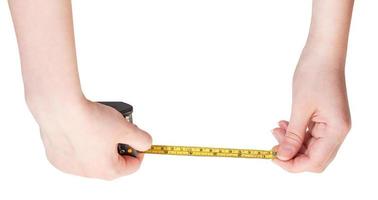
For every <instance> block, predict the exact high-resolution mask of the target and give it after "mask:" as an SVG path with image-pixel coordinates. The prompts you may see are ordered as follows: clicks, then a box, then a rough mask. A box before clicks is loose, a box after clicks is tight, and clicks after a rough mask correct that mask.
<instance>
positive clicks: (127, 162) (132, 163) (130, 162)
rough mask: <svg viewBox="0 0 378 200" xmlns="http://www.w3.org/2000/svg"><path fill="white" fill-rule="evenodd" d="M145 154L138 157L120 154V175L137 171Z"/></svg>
mask: <svg viewBox="0 0 378 200" xmlns="http://www.w3.org/2000/svg"><path fill="white" fill-rule="evenodd" d="M142 160H143V154H141V153H140V154H138V155H137V157H132V156H119V162H118V168H119V176H126V175H129V174H132V173H134V172H136V171H137V170H138V169H139V168H140V165H141V163H142Z"/></svg>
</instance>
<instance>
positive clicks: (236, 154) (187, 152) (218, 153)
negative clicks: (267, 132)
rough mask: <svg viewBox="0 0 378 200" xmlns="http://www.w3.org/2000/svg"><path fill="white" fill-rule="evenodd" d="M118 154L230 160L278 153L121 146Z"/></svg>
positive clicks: (156, 146)
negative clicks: (139, 149)
mask: <svg viewBox="0 0 378 200" xmlns="http://www.w3.org/2000/svg"><path fill="white" fill-rule="evenodd" d="M118 152H119V154H121V155H127V156H133V157H136V155H137V154H138V153H147V154H163V155H178V156H207V157H230V158H261V159H273V158H275V157H276V152H274V151H266V150H255V149H229V148H212V147H193V146H168V145H152V146H151V148H150V149H149V150H147V151H137V150H135V149H133V148H132V147H130V146H129V145H127V144H119V145H118Z"/></svg>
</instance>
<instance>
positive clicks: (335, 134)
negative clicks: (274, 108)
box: [273, 0, 353, 172]
mask: <svg viewBox="0 0 378 200" xmlns="http://www.w3.org/2000/svg"><path fill="white" fill-rule="evenodd" d="M352 8H353V0H314V1H313V9H312V10H313V11H312V21H311V27H310V33H309V36H308V40H307V43H306V46H305V48H304V49H303V52H302V55H301V58H300V60H299V63H298V66H297V68H296V71H295V74H294V78H293V96H292V98H293V99H292V111H291V117H290V122H287V121H280V122H279V126H278V127H277V128H275V129H273V135H274V136H275V137H276V138H277V140H278V142H279V145H278V146H277V147H275V148H276V149H277V151H278V159H276V160H274V162H275V163H276V164H278V165H279V166H281V167H283V168H284V169H286V170H288V171H290V172H303V171H311V172H322V171H323V170H324V169H325V168H326V167H327V166H328V164H329V163H330V162H331V161H332V160H333V158H334V157H335V155H336V153H337V150H338V149H339V147H340V145H341V144H342V142H343V141H344V138H345V137H346V135H347V133H348V132H349V130H350V127H351V118H350V113H349V106H348V99H347V92H346V86H345V58H346V50H347V44H348V34H349V27H350V22H351V16H352Z"/></svg>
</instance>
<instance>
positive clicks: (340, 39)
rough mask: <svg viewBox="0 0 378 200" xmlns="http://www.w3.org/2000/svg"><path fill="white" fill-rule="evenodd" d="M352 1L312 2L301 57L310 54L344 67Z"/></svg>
mask: <svg viewBox="0 0 378 200" xmlns="http://www.w3.org/2000/svg"><path fill="white" fill-rule="evenodd" d="M353 3H354V0H313V3H312V4H313V5H312V18H311V26H310V31H309V35H308V39H307V43H306V46H305V48H304V51H303V54H302V57H303V56H307V55H308V54H312V56H317V57H320V58H323V59H324V58H325V59H331V60H333V61H335V62H337V63H338V64H337V66H335V67H344V62H345V57H346V51H347V46H348V35H349V28H350V23H351V17H352V10H353Z"/></svg>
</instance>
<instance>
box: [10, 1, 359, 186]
mask: <svg viewBox="0 0 378 200" xmlns="http://www.w3.org/2000/svg"><path fill="white" fill-rule="evenodd" d="M9 6H10V10H11V14H12V18H13V22H14V26H15V30H16V34H17V41H18V46H19V52H20V58H21V67H22V75H23V80H24V86H25V98H26V102H27V105H28V107H29V109H30V111H31V112H32V114H33V116H34V118H35V120H36V121H37V123H38V124H39V127H40V132H41V137H42V141H43V143H44V146H45V149H46V155H47V158H48V160H49V161H50V162H51V164H52V165H54V166H55V167H56V168H58V169H60V170H62V171H64V172H67V173H70V174H75V175H79V176H85V177H92V178H100V179H114V178H117V177H121V176H124V175H127V174H130V173H132V172H134V171H136V170H137V169H138V168H139V166H140V163H141V161H142V155H140V156H139V157H138V158H131V157H122V156H119V155H118V154H117V151H116V145H117V144H118V143H127V144H129V145H131V146H132V147H134V148H135V149H137V150H141V151H143V150H147V149H149V148H150V146H151V136H150V135H149V134H148V133H147V132H145V131H143V130H141V129H140V128H138V127H137V126H135V125H133V124H130V123H129V122H127V121H126V120H125V119H124V118H123V117H122V115H121V114H119V113H118V112H117V111H116V110H114V109H112V108H110V107H106V106H104V105H101V104H98V103H94V102H91V101H89V100H87V99H86V98H85V96H84V95H83V92H82V90H81V86H80V81H79V75H78V70H77V61H76V52H75V43H74V33H73V25H72V13H71V12H72V11H71V10H72V9H71V1H70V0H60V1H53V0H23V1H20V0H9ZM352 7H353V0H313V17H312V23H311V28H310V33H309V37H308V40H307V44H306V46H305V48H304V50H303V53H302V56H301V58H300V61H299V64H298V66H297V70H296V72H295V75H294V81H293V105H292V115H291V119H290V122H287V121H281V122H280V123H279V127H277V128H275V129H274V130H273V134H274V136H276V138H277V139H278V141H279V145H278V146H277V147H276V148H277V151H278V158H279V159H276V160H274V162H275V163H277V164H278V165H280V166H281V167H283V168H285V169H286V170H288V171H292V172H300V171H322V170H324V169H325V167H326V166H327V165H328V164H329V162H331V160H332V158H333V157H334V156H335V154H336V152H337V149H338V147H339V146H340V145H341V143H342V141H343V139H344V138H345V136H346V134H347V132H348V131H349V129H350V115H349V109H348V101H347V95H346V88H345V80H344V65H345V57H346V49H347V41H348V32H349V25H350V18H351V14H352ZM68 108H69V109H68Z"/></svg>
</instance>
